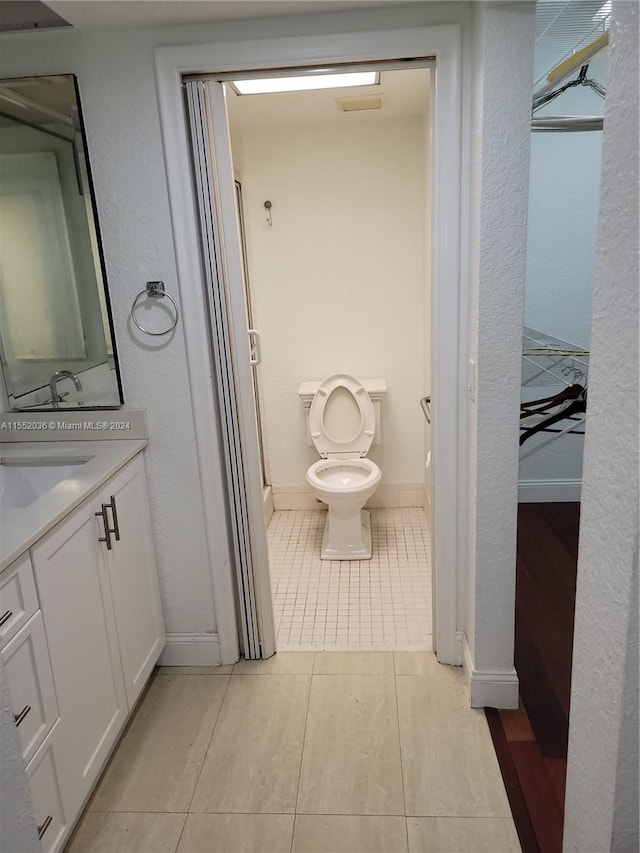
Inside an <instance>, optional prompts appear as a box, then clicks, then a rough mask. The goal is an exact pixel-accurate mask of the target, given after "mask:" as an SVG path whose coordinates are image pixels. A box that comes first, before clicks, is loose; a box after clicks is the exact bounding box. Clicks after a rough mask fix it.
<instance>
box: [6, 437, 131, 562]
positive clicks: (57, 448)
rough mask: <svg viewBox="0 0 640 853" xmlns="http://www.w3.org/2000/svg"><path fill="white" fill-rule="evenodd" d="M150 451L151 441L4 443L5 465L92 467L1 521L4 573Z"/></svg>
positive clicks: (13, 511) (7, 512)
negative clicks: (48, 462) (50, 462)
mask: <svg viewBox="0 0 640 853" xmlns="http://www.w3.org/2000/svg"><path fill="white" fill-rule="evenodd" d="M146 445H147V439H120V440H117V441H42V442H32V441H29V442H13V441H12V442H6V443H0V459H1V460H3V461H4V460H5V459H6V460H7V461H10V462H12V463H13V464H16V463H18V462H22V461H24V462H25V463H27V464H29V463H31V464H33V462H35V461H37V459H38V458H43V459H54V458H55V459H56V460H65V459H68V460H69V462H72V461H74V460H84V459H88V461H87V462H86V463H85V464H83V465H82V467H81V468H80V469H79V470H78V471H76V473H75V474H74V475H73V476H72V477H69V478H67V479H66V480H63V481H62V482H61V483H58V485H57V486H54V487H53V488H52V489H50V490H49V491H48V492H46V493H45V494H44V495H42V497H40V498H38V500H36V501H34V502H33V503H32V504H30V505H29V506H27V507H24V508H22V509H9V510H6V511H5V512H3V513H2V517H1V518H0V572H2V571H3V570H4V569H6V568H7V567H8V566H9V565H10V564H11V563H13V561H14V560H16V559H17V558H18V557H19V556H20V555H21V554H23V553H24V552H25V551H28V550H29V548H30V547H31V546H32V545H33V544H34V543H35V542H37V541H38V539H40V538H41V537H42V536H44V534H45V533H47V532H48V531H49V530H51V528H52V527H55V525H56V524H57V523H58V522H59V521H61V520H62V519H63V518H64V517H65V516H66V515H68V514H69V513H70V512H71V511H72V510H73V509H74V508H75V507H77V506H78V505H79V504H81V503H82V501H84V500H85V499H86V498H88V497H89V496H90V495H91V494H93V492H95V491H96V490H97V489H99V488H100V486H101V485H102V484H103V483H105V482H106V481H107V480H108V479H109V478H110V477H112V476H113V475H114V474H115V473H116V472H117V471H118V470H119V469H120V468H122V466H123V465H124V464H125V463H127V462H128V461H129V460H130V459H133V457H134V456H136V455H137V454H138V453H140V452H141V451H142V450H143V449H144V448H145V447H146Z"/></svg>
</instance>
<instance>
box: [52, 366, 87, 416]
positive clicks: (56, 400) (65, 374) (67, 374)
mask: <svg viewBox="0 0 640 853" xmlns="http://www.w3.org/2000/svg"><path fill="white" fill-rule="evenodd" d="M60 379H71V380H72V381H73V384H74V385H75V386H76V391H82V382H80V380H79V379H78V377H77V376H76V374H75V373H72V372H71V371H70V370H58V371H57V372H56V373H54V374H53V376H52V377H51V379H50V380H49V388H50V390H51V402H52V403H53V406H54V408H56V409H57V408H59V406H60V400H61V399H62V397H61V396H59V395H58V391H57V389H56V383H57V382H59V381H60Z"/></svg>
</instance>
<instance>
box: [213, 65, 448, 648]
mask: <svg viewBox="0 0 640 853" xmlns="http://www.w3.org/2000/svg"><path fill="white" fill-rule="evenodd" d="M370 74H371V76H372V77H373V78H374V82H373V83H371V84H369V85H364V86H362V85H359V86H353V85H344V84H348V83H350V82H351V80H350V79H344V80H343V81H342V82H343V85H342V86H340V87H337V88H317V89H314V90H312V91H291V92H277V93H271V94H258V95H248V96H245V95H242V94H239V93H238V91H237V90H236V87H235V85H234V84H233V83H228V82H227V83H225V84H224V85H225V96H226V106H227V112H228V117H229V129H230V140H231V152H232V159H233V172H234V178H235V181H236V189H238V186H239V185H240V184H241V185H242V208H240V207H238V216H239V224H240V234H241V237H242V238H243V240H242V248H243V252H242V254H243V258H244V259H245V264H244V270H245V285H246V291H247V311H248V318H247V325H248V326H249V327H253V326H254V325H256V326H257V328H258V330H259V332H260V335H261V338H262V354H263V357H262V363H261V364H260V365H258V366H256V367H254V379H255V380H257V382H258V383H259V385H260V388H259V393H258V394H257V397H256V409H257V412H258V418H257V423H258V439H259V445H260V447H261V456H262V458H264V459H265V465H264V470H265V471H266V472H268V476H267V478H266V480H265V503H264V507H265V525H266V527H267V539H268V546H269V569H270V575H271V588H272V593H273V604H274V623H275V630H276V634H277V641H276V647H277V648H278V649H279V650H287V651H293V650H306V651H308V650H317V649H320V648H326V649H331V650H339V649H363V650H364V649H372V648H384V649H385V650H394V649H395V650H401V649H402V650H414V651H420V650H431V649H432V640H431V573H430V535H429V528H428V520H427V514H428V510H429V499H430V491H429V488H430V483H429V480H428V477H429V473H430V471H429V469H426V468H425V461H426V460H427V458H428V454H429V445H428V441H429V438H430V435H429V432H428V425H427V423H426V421H425V419H424V416H423V413H422V411H421V410H420V408H419V405H418V401H419V400H420V398H421V397H422V396H424V395H425V394H427V393H428V391H429V390H430V387H431V381H430V375H429V372H430V371H429V367H430V365H429V354H430V346H429V339H430V331H431V323H430V298H429V292H430V281H429V264H428V260H429V255H430V239H431V238H430V233H429V229H428V215H429V209H428V208H429V182H430V175H429V172H430V164H429V137H430V135H429V129H430V128H429V121H430V117H429V91H430V80H429V75H430V69H429V68H427V67H412V68H410V69H403V70H386V69H381V70H379V71H377V72H376V71H372V72H370ZM334 76H335V75H329V76H327V77H326V78H325V81H324V82H325V83H328V84H331V85H332V84H333V82H334ZM306 79H308V78H305V80H304V82H306ZM322 82H323V81H322V80H319V78H318V77H317V76H316V75H314V84H315V85H319V84H320V83H322ZM281 83H285V84H287V83H289V84H290V85H291V81H290V79H289V78H279V80H278V85H280V84H281ZM342 372H346V373H348V374H351V375H354V376H356V377H357V378H358V379H359V380H362V381H363V382H364V383H365V385H366V386H367V387H368V388H369V389H370V393H371V394H372V395H373V399H374V400H375V401H376V403H375V404H376V412H377V420H378V424H377V430H378V433H377V437H376V439H375V440H374V444H373V446H372V447H371V448H370V450H369V452H368V454H367V455H368V457H369V458H370V459H372V460H373V461H374V462H375V463H376V464H377V465H378V466H379V467H380V469H381V471H382V483H381V484H380V486H379V487H378V489H377V491H376V494H375V495H374V496H373V498H371V499H370V501H369V502H368V504H367V509H368V511H369V512H370V515H371V523H372V533H373V539H374V549H373V551H374V552H373V556H372V559H371V560H348V561H338V560H330V561H324V560H321V559H320V542H321V539H322V534H323V531H324V528H325V524H326V518H327V512H326V504H321V503H319V502H318V501H317V500H316V499H315V498H314V496H313V495H312V494H311V492H310V489H309V487H308V485H307V483H306V481H305V472H306V470H307V468H309V466H310V465H311V464H313V463H314V462H316V461H317V460H318V452H317V451H316V449H315V448H314V447H313V445H312V442H311V439H310V435H309V431H308V428H307V418H308V412H309V406H310V400H311V397H312V396H313V395H312V394H311V393H309V390H308V387H307V386H308V385H309V384H310V383H311V384H313V383H314V382H318V381H320V380H322V379H324V378H325V377H327V376H329V375H331V374H334V373H342ZM374 377H379V379H377V380H376V381H374ZM380 380H381V381H380ZM378 385H379V386H380V387H383V388H386V389H387V391H386V394H384V393H383V394H381V395H379V396H378V395H377V394H376V393H374V392H373V391H372V390H371V389H372V388H374V387H377V386H378ZM301 390H303V393H302V394H301V393H299V392H300V391H301ZM380 397H381V399H380Z"/></svg>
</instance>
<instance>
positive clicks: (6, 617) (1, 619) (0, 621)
mask: <svg viewBox="0 0 640 853" xmlns="http://www.w3.org/2000/svg"><path fill="white" fill-rule="evenodd" d="M12 616H13V611H12V610H7V612H6V613H3V614H2V616H0V628H1V627H2V626H3V625H4V623H5V622H8V621H9V619H11V617H12Z"/></svg>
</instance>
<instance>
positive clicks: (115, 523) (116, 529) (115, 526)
mask: <svg viewBox="0 0 640 853" xmlns="http://www.w3.org/2000/svg"><path fill="white" fill-rule="evenodd" d="M106 506H110V507H111V513H112V515H113V528H112V529H111V530H110V531H109V533H113V535H114V536H115V537H116V542H119V541H120V525H119V524H118V511H117V510H116V499H115V495H111V500H110V501H109V503H108V504H107V505H106Z"/></svg>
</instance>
